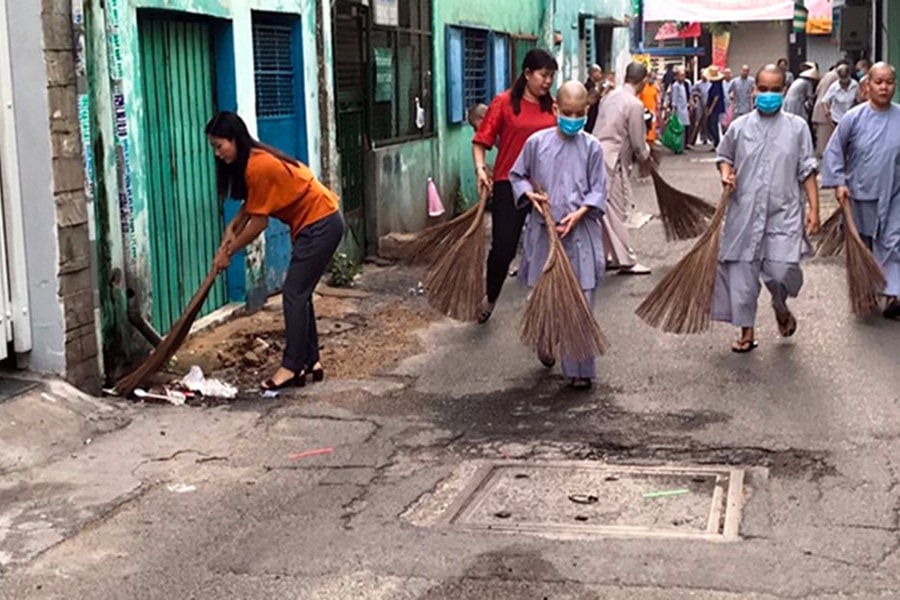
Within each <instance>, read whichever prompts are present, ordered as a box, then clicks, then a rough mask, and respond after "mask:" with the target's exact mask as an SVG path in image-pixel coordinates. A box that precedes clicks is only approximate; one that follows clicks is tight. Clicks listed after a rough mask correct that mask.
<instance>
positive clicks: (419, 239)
mask: <svg viewBox="0 0 900 600" xmlns="http://www.w3.org/2000/svg"><path fill="white" fill-rule="evenodd" d="M477 213H478V206H473V207H472V208H470V209H469V210H467V211H466V212H464V213H463V214H461V215H459V216H457V217H454V218H453V219H451V220H449V221H445V222H444V223H438V224H437V225H433V226H432V227H428V228H427V229H423V230H422V231H419V232H418V233H416V234H415V235H414V236H413V238H412V239H411V240H409V241H408V242H404V243H403V244H402V246H401V247H400V252H401V259H402V260H403V261H404V262H406V263H408V264H410V265H414V266H422V265H428V266H430V265H433V264H434V263H435V262H436V261H437V260H439V259H440V258H441V257H442V256H444V255H446V253H447V251H448V250H449V249H450V248H451V247H452V246H453V244H454V242H456V241H457V240H458V239H459V238H460V237H461V236H462V235H463V234H464V233H465V232H466V231H468V229H469V228H470V227H471V226H472V221H473V219H475V217H476V214H477Z"/></svg>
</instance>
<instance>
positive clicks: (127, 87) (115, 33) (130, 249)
mask: <svg viewBox="0 0 900 600" xmlns="http://www.w3.org/2000/svg"><path fill="white" fill-rule="evenodd" d="M315 1H316V0H106V1H105V2H103V3H101V2H99V1H96V0H88V2H89V12H90V14H91V20H92V23H93V26H92V27H91V28H90V36H89V39H88V41H87V46H88V49H89V53H90V56H91V61H92V64H93V65H94V69H93V73H94V76H93V79H92V96H91V104H92V106H91V109H92V112H93V113H94V115H95V120H96V123H97V128H96V139H95V140H93V143H92V147H93V148H95V149H96V150H97V151H98V152H100V153H101V154H102V155H100V156H95V163H96V166H97V170H98V176H99V179H100V180H101V181H102V186H98V187H99V189H98V193H97V201H98V203H103V204H104V206H103V207H98V210H100V211H102V212H103V214H104V215H105V217H106V221H105V223H104V231H102V232H100V235H101V236H103V237H104V239H103V240H102V241H101V244H106V246H107V247H108V249H109V256H110V258H109V262H110V265H109V267H110V269H109V270H110V274H111V277H110V281H109V282H105V284H107V285H112V286H113V287H114V289H113V292H112V296H113V297H114V298H115V303H116V311H115V312H116V318H115V321H116V323H115V324H114V325H113V326H112V327H109V326H108V324H107V329H108V330H111V334H112V333H115V332H118V333H119V338H120V340H121V341H122V343H123V344H124V346H125V348H123V349H124V350H128V348H129V343H128V340H129V337H130V335H131V332H130V327H129V326H128V325H127V319H126V316H125V311H126V309H127V306H126V301H125V296H126V286H127V283H128V282H129V281H131V282H136V283H137V284H139V285H137V286H136V287H137V288H138V289H136V291H137V292H138V303H139V306H140V309H141V311H142V313H143V314H145V315H147V314H149V310H150V294H149V293H148V291H149V288H150V281H151V277H150V274H151V270H150V267H151V265H150V263H149V260H150V259H149V257H150V256H151V253H150V232H149V213H148V210H147V206H148V187H149V186H148V183H147V181H146V179H145V174H144V173H143V170H142V169H141V168H140V166H141V165H142V164H144V161H145V159H146V152H147V148H148V146H147V141H146V139H145V132H144V131H143V123H144V117H145V115H144V98H143V95H142V88H141V83H140V82H141V76H142V74H141V71H140V53H139V38H138V24H137V16H138V11H139V10H143V9H155V10H166V11H175V12H183V13H189V14H192V15H203V16H207V17H212V18H216V19H221V20H224V21H227V22H229V23H230V26H231V30H232V31H231V33H232V38H233V50H232V51H233V57H232V58H233V60H234V72H235V76H236V82H235V83H236V87H235V94H236V104H237V112H238V113H239V114H240V115H241V116H242V117H243V118H244V120H245V121H246V122H247V125H248V127H249V129H250V131H251V133H253V134H255V133H256V130H257V124H256V121H257V119H256V86H255V81H254V65H253V36H252V11H254V10H260V11H267V12H283V13H290V14H296V15H299V16H300V17H301V20H302V21H301V22H302V26H303V33H302V40H303V54H304V84H305V85H304V90H305V94H306V98H305V100H304V105H305V110H306V115H305V119H306V125H307V127H306V130H307V132H308V133H307V136H308V139H307V143H306V146H307V148H308V162H309V164H310V166H311V167H312V169H313V170H314V171H315V172H318V171H319V168H320V153H319V148H320V142H321V140H320V134H319V132H320V127H319V105H318V89H319V88H318V81H317V73H318V70H317V62H316V60H315V59H314V57H315V56H316V54H317V53H316V11H315V5H314V2H315ZM329 39H330V36H329ZM123 104H124V105H123ZM123 133H124V136H123V135H122V134H123ZM117 147H118V148H119V151H120V152H121V153H122V154H123V155H124V157H125V159H126V160H125V161H124V162H125V163H126V166H125V167H124V170H125V171H127V173H126V174H125V175H123V173H122V170H123V166H122V164H117V161H116V154H115V152H114V149H115V148H117ZM121 162H122V161H120V163H121ZM122 182H127V185H126V186H123V185H122ZM123 187H124V188H125V189H120V188H123ZM264 256H265V247H264V240H262V239H260V241H259V242H257V243H255V244H254V245H252V246H251V247H250V248H248V252H247V283H248V286H247V287H248V289H250V288H252V287H253V285H254V284H253V282H259V281H262V277H263V257H264ZM111 337H115V336H114V335H111Z"/></svg>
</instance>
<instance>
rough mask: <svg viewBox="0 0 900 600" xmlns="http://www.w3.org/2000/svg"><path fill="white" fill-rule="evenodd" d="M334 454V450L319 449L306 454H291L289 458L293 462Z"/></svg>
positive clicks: (308, 451)
mask: <svg viewBox="0 0 900 600" xmlns="http://www.w3.org/2000/svg"><path fill="white" fill-rule="evenodd" d="M332 452H334V448H319V449H318V450H307V451H306V452H298V453H297V454H291V455H290V456H289V457H288V458H290V459H291V460H300V459H301V458H309V457H310V456H319V455H320V454H331V453H332Z"/></svg>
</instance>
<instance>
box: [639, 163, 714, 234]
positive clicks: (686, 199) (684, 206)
mask: <svg viewBox="0 0 900 600" xmlns="http://www.w3.org/2000/svg"><path fill="white" fill-rule="evenodd" d="M650 175H651V177H653V188H654V190H655V191H656V202H657V204H658V205H659V218H660V220H661V221H662V223H663V227H664V228H665V230H666V240H668V241H672V240H689V239H692V238H695V237H697V236H698V235H701V234H702V233H703V232H704V231H705V230H706V226H707V223H708V222H709V219H711V218H712V216H713V215H714V214H715V212H716V208H715V207H714V206H712V205H711V204H709V203H708V202H706V201H705V200H702V199H700V198H698V197H697V196H693V195H691V194H688V193H685V192H682V191H680V190H677V189H675V188H674V187H672V186H671V185H669V184H668V183H667V182H666V181H665V180H664V179H663V178H662V175H660V174H659V171H658V170H657V169H656V168H653V169H651V171H650Z"/></svg>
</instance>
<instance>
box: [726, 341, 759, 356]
mask: <svg viewBox="0 0 900 600" xmlns="http://www.w3.org/2000/svg"><path fill="white" fill-rule="evenodd" d="M758 346H759V342H757V341H756V340H737V341H736V342H735V343H733V344H732V345H731V351H732V352H734V353H735V354H747V353H748V352H753V351H754V350H756V348H757V347H758Z"/></svg>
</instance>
